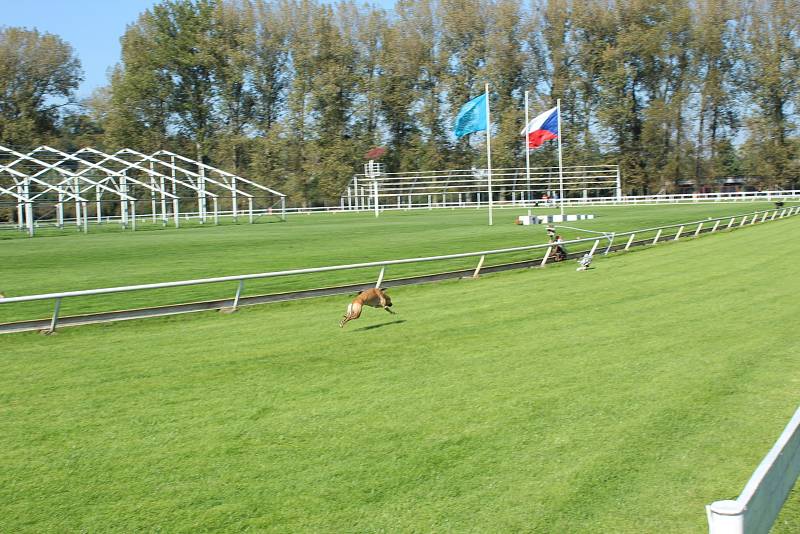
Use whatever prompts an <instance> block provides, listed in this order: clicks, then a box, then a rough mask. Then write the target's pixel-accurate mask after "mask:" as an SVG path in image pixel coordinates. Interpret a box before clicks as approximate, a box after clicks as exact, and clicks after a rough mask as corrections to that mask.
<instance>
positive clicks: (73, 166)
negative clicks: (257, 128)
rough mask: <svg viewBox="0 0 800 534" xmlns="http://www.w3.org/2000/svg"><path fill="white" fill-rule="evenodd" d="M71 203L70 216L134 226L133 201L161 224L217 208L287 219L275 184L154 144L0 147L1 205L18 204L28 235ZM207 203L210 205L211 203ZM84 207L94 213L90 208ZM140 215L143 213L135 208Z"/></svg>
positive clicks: (210, 215)
mask: <svg viewBox="0 0 800 534" xmlns="http://www.w3.org/2000/svg"><path fill="white" fill-rule="evenodd" d="M73 202H74V210H73V211H74V221H75V224H76V225H77V226H78V227H82V228H83V229H84V231H88V222H89V221H90V220H92V222H97V223H102V222H108V221H111V220H114V221H119V222H120V223H121V224H122V226H123V227H125V228H127V227H131V228H133V229H135V227H136V220H137V216H136V211H137V204H138V203H141V202H145V203H149V207H150V212H149V213H148V214H145V215H144V217H149V218H152V220H153V222H157V221H161V222H162V223H163V224H164V225H166V224H168V223H169V221H173V222H174V225H175V226H176V227H178V226H180V220H181V216H183V218H189V217H192V218H196V219H199V220H200V222H201V223H205V222H207V221H208V220H209V219H212V220H213V221H214V223H218V222H219V217H220V215H230V216H232V217H233V219H234V220H237V219H238V217H239V216H240V215H247V217H248V220H249V222H251V223H252V222H254V218H255V216H256V214H275V215H278V216H280V218H281V219H284V220H285V213H286V197H285V195H284V194H283V193H280V192H278V191H276V190H274V189H270V188H268V187H266V186H264V185H261V184H259V183H257V182H254V181H252V180H249V179H247V178H244V177H242V176H238V175H236V174H233V173H230V172H227V171H223V170H221V169H218V168H216V167H213V166H211V165H208V164H205V163H202V162H198V161H195V160H192V159H190V158H187V157H184V156H180V155H178V154H175V153H172V152H167V151H164V150H162V151H159V152H156V153H155V154H150V155H148V154H144V153H141V152H138V151H136V150H133V149H130V148H126V149H122V150H119V151H117V152H115V153H114V154H108V153H105V152H102V151H100V150H97V149H94V148H82V149H80V150H78V151H76V152H73V153H67V152H63V151H61V150H58V149H55V148H53V147H49V146H46V145H43V146H39V147H36V148H35V149H33V150H31V151H29V152H27V153H22V152H20V151H17V150H14V149H12V148H9V147H5V146H0V205H1V204H9V203H11V204H12V205H14V206H15V207H16V225H17V227H18V228H19V229H20V230H22V229H25V230H27V231H28V233H29V234H30V235H33V233H34V228H35V227H36V226H37V224H43V223H45V221H49V220H50V219H48V218H47V217H48V216H50V215H52V213H53V212H55V218H54V219H53V220H54V222H55V224H56V225H57V226H59V227H63V226H64V224H65V208H66V207H67V205H68V203H69V204H70V205H71V204H72V203H73ZM209 203H210V205H209ZM90 211H93V212H94V213H91V214H90ZM140 218H141V215H140Z"/></svg>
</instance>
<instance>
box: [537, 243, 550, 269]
mask: <svg viewBox="0 0 800 534" xmlns="http://www.w3.org/2000/svg"><path fill="white" fill-rule="evenodd" d="M552 251H553V247H547V252H545V253H544V258H542V263H540V264H539V266H540V267H544V265H545V263H547V258H549V257H550V253H551V252H552Z"/></svg>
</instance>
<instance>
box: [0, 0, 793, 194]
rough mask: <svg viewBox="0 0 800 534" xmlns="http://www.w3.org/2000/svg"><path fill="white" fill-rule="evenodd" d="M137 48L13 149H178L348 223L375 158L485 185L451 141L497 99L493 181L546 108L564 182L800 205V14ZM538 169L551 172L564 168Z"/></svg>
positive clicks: (316, 21) (463, 23)
mask: <svg viewBox="0 0 800 534" xmlns="http://www.w3.org/2000/svg"><path fill="white" fill-rule="evenodd" d="M14 32H16V41H17V46H23V44H24V43H22V42H23V41H25V38H22V37H25V36H27V37H26V38H27V39H28V41H31V40H32V41H35V40H36V39H39V40H41V39H45V38H48V39H53V38H54V36H50V35H46V34H45V35H42V34H38V33H37V32H35V31H34V32H32V31H27V30H21V29H14V28H6V29H4V30H2V31H0V59H2V56H3V55H9V54H11V55H13V53H14V50H13V49H14V46H15V45H14V44H13V42H12V41H13V39H10V38H9V35H10V34H12V33H14ZM31 34H33V35H31ZM20 36H22V37H20ZM55 39H56V40H58V38H57V37H55ZM21 43H22V44H21ZM121 43H122V57H121V58H120V62H119V64H118V65H117V66H116V68H115V69H114V70H113V72H112V73H111V75H110V83H109V85H108V86H107V87H104V88H102V89H100V90H98V91H96V92H95V93H94V94H93V95H92V97H91V98H88V99H86V100H85V101H84V102H82V107H80V108H72V110H71V111H67V112H64V111H63V110H62V111H59V110H57V109H56V110H55V111H54V106H52V105H49V104H52V102H53V101H54V94H50V95H49V96H48V95H44V96H42V95H39V96H38V101H37V102H33V103H30V102H29V103H24V102H23V103H22V104H21V105H20V106H17V108H19V109H16V108H15V109H12V108H13V106H10V105H7V103H6V102H3V103H0V140H2V141H3V142H6V143H11V144H16V145H24V144H27V143H31V144H33V143H35V142H38V141H41V140H43V139H44V140H49V141H51V142H54V143H60V144H61V145H62V146H64V147H65V148H69V147H73V146H79V145H86V144H93V145H99V146H101V147H105V148H107V149H114V148H118V147H124V146H129V147H134V148H136V149H138V150H142V151H145V150H156V149H159V148H169V149H172V150H177V151H180V152H182V153H184V154H186V155H190V156H196V157H198V158H202V159H203V160H205V161H207V162H210V163H212V164H214V165H218V166H220V167H222V168H225V169H229V170H235V171H236V172H238V173H241V174H242V175H244V176H248V177H251V178H254V179H257V180H259V181H262V182H264V183H266V184H269V185H270V186H273V187H275V188H277V189H279V190H282V191H284V192H286V193H288V194H289V195H290V199H291V202H292V203H293V204H295V205H303V204H321V203H335V202H336V200H337V199H338V197H339V194H340V193H341V192H342V190H343V188H344V186H345V184H346V183H347V181H348V180H349V179H350V177H351V176H352V174H353V173H354V172H356V171H357V170H359V169H360V166H361V165H362V164H363V162H364V160H363V157H364V154H365V152H367V151H368V150H369V149H370V148H372V147H376V146H385V147H386V148H387V149H388V150H387V153H386V155H385V156H384V162H385V163H386V164H387V167H388V168H389V170H392V171H412V170H413V171H417V170H434V169H445V168H469V167H471V166H478V167H480V166H483V165H485V163H486V162H485V155H484V154H485V151H484V149H483V148H484V145H483V143H484V142H485V141H484V139H483V138H482V137H481V136H480V135H475V136H470V137H471V138H462V139H455V138H454V136H453V134H452V124H453V119H454V117H455V115H456V113H457V112H458V109H459V107H460V106H461V105H462V104H463V103H464V102H466V101H467V100H468V99H470V98H471V97H474V96H476V95H478V94H480V93H481V92H482V91H483V87H484V83H485V82H488V83H489V85H490V89H491V109H492V119H493V124H494V131H493V135H492V153H493V162H492V163H493V166H494V167H518V166H521V165H523V162H524V152H523V150H524V148H523V142H522V137H521V136H520V135H519V132H520V130H521V128H522V126H523V121H524V116H523V109H524V106H523V95H524V91H525V90H529V91H530V93H531V108H532V114H536V113H538V112H541V111H543V110H544V109H547V108H549V107H551V106H553V105H554V103H555V100H556V99H557V98H560V99H561V103H562V133H563V135H562V139H563V150H564V158H565V165H569V164H592V163H619V164H620V165H621V166H622V174H623V179H624V189H625V192H626V193H638V194H643V193H656V192H670V191H674V190H675V188H676V184H678V182H679V181H680V180H685V179H690V180H694V181H695V182H696V183H697V184H698V186H702V185H712V184H714V183H715V180H717V179H719V178H720V177H724V176H732V175H742V174H748V175H752V176H757V177H758V179H757V180H758V181H757V185H758V186H759V187H763V188H774V187H784V188H786V187H797V186H798V175H799V174H800V159H799V158H800V141H798V138H797V137H796V136H795V133H796V129H795V126H796V124H795V122H794V120H795V119H797V118H798V111H800V0H740V1H738V2H734V1H730V0H662V1H653V0H533V1H532V2H528V1H523V0H398V1H397V2H396V4H395V5H394V7H393V8H392V9H388V10H387V9H384V8H381V7H378V6H375V5H367V4H358V3H356V2H352V1H342V2H338V3H336V4H323V3H320V2H318V1H317V0H169V1H165V2H162V3H160V4H157V5H155V6H154V7H152V8H151V9H149V10H148V11H146V12H144V13H142V15H141V16H140V17H139V18H138V20H136V21H134V22H133V23H132V24H130V25H129V26H128V28H127V30H126V32H125V34H124V35H123V36H122V37H121ZM62 44H63V45H64V46H66V50H67V52H69V46H68V45H66V44H65V43H62ZM35 48H36V47H35V46H33V45H32V44H30V43H29V45H28V49H31V50H33V49H35ZM9 49H10V50H9ZM48 49H49V50H53V49H54V47H53V45H52V43H51V45H50V46H49V47H48ZM17 53H18V55H20V54H22V55H24V53H25V52H24V50H23V51H22V52H19V50H18V51H17ZM62 55H63V57H60V58H52V57H51V58H49V59H50V60H51V61H52V62H53V63H54V64H55V63H58V62H59V60H61V61H62V67H63V68H62V70H64V69H66V70H69V68H68V67H67V66H65V65H71V69H72V71H73V73H74V74H75V77H76V78H75V80H72V82H70V81H69V79H65V76H66V75H65V74H64V73H63V72H62V73H60V77H59V76H57V77H56V78H57V80H56V81H58V82H60V86H59V87H60V90H61V92H60V93H58V92H56V93H55V97H57V96H62V97H66V98H69V97H70V96H71V95H72V91H73V90H74V88H75V87H76V86H77V80H79V78H80V67H79V65H78V66H76V65H75V63H76V62H77V59H76V58H74V56H72V55H70V54H69V53H66V54H62ZM1 65H3V63H2V61H0V84H5V86H3V87H0V90H3V91H4V94H3V98H4V100H5V99H9V98H10V99H12V100H13V99H15V98H16V99H19V98H22V100H24V99H25V96H24V95H23V96H22V97H20V96H19V95H17V94H15V93H14V92H13V91H14V87H16V86H17V85H20V83H15V82H13V80H12V82H9V81H8V78H9V77H13V75H14V74H16V75H17V76H18V77H21V78H24V77H25V73H24V72H21V73H20V72H18V71H19V70H20V69H18V71H14V72H11V73H10V74H9V72H4V70H2V69H3V67H2V66H1ZM12 70H13V69H12ZM23 70H24V69H23ZM6 71H8V69H7V68H6ZM38 75H39V76H41V74H38ZM67 78H68V76H67ZM70 83H72V85H71V86H70ZM32 85H36V84H32ZM40 85H42V84H40ZM44 85H47V84H44ZM44 91H45V93H46V91H47V89H44ZM56 100H57V99H56ZM25 106H27V108H30V109H22V108H25ZM37 106H38V107H37ZM20 109H21V110H22V111H20ZM67 109H70V108H67ZM14 113H16V115H14ZM37 113H38V114H40V116H39V115H37ZM22 119H26V120H27V119H30V120H29V121H28V122H26V121H25V120H22ZM551 144H552V143H551ZM532 161H533V164H534V165H551V164H553V163H554V162H555V159H554V152H553V148H552V147H546V148H543V149H540V150H538V151H536V152H534V153H533V158H532Z"/></svg>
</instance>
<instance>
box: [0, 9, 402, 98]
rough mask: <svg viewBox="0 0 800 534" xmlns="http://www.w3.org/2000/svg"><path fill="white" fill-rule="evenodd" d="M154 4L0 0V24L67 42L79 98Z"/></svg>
mask: <svg viewBox="0 0 800 534" xmlns="http://www.w3.org/2000/svg"><path fill="white" fill-rule="evenodd" d="M322 1H323V2H327V1H328V0H322ZM330 1H332V0H330ZM373 2H374V3H376V4H378V5H381V6H383V7H387V8H388V7H389V6H392V5H394V0H373ZM157 3H159V1H158V0H0V26H22V27H25V28H36V29H38V30H39V31H44V32H49V33H53V34H56V35H58V36H59V37H61V38H62V39H64V40H65V41H67V42H68V43H69V44H71V45H72V47H73V48H74V49H75V53H76V54H77V55H78V57H79V58H80V60H81V65H82V66H83V73H84V82H83V83H82V84H81V86H80V89H79V90H78V97H80V98H83V97H87V96H89V95H90V94H92V91H93V90H94V89H96V88H97V87H100V86H103V85H106V84H107V83H108V77H107V72H108V70H109V68H111V67H113V66H114V65H115V64H116V63H117V62H119V56H120V46H119V38H120V37H122V34H123V33H125V26H127V25H128V24H131V23H133V22H135V21H136V19H137V18H138V16H139V14H140V13H142V12H143V11H145V10H147V9H148V8H149V7H151V6H153V5H155V4H157Z"/></svg>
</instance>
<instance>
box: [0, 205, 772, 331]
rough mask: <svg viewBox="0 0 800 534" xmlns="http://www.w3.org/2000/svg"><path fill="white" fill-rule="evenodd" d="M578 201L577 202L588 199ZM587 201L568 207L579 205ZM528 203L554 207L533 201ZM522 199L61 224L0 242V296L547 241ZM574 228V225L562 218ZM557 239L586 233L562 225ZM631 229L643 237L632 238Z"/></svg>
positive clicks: (142, 302) (37, 311)
mask: <svg viewBox="0 0 800 534" xmlns="http://www.w3.org/2000/svg"><path fill="white" fill-rule="evenodd" d="M770 207H773V204H772V203H763V202H762V203H749V202H748V203H733V204H731V203H728V204H713V205H708V204H698V205H669V206H635V207H630V206H628V207H593V208H591V212H592V213H595V214H596V215H597V219H595V220H593V221H585V222H584V221H582V222H581V224H580V225H577V226H580V227H582V228H586V229H590V230H595V231H617V232H619V231H624V230H632V229H637V228H646V227H653V226H660V225H665V224H671V223H679V222H686V221H691V220H698V219H705V218H707V217H717V216H723V215H730V214H737V213H746V212H750V211H753V210H757V209H767V208H770ZM587 209H588V208H587ZM587 209H579V210H576V211H579V212H585V211H587ZM535 211H536V213H537V214H538V213H546V212H554V210H542V209H537V210H535ZM525 212H526V210H525V209H524V208H516V209H503V210H497V213H496V216H495V221H496V222H495V225H494V226H492V227H488V226H487V214H486V211H485V210H475V209H458V210H433V211H430V212H428V211H422V212H420V211H414V212H394V211H393V212H386V213H383V214H382V215H381V217H380V218H379V219H375V218H374V216H373V215H372V214H369V213H357V214H349V213H334V214H316V215H308V216H293V217H290V218H289V222H288V223H285V224H284V223H274V224H256V225H248V224H241V225H238V226H233V225H228V226H219V227H213V226H208V227H204V228H183V229H179V230H175V229H166V230H162V231H157V232H155V231H154V232H135V233H134V232H127V233H124V234H109V233H96V234H95V233H92V234H89V235H80V234H68V235H62V236H57V237H41V238H38V237H37V238H34V239H12V240H5V241H0V254H2V261H0V292H3V293H5V294H6V295H7V296H20V295H33V294H41V293H50V292H60V291H72V290H80V289H93V288H101V287H117V286H125V285H134V284H146V283H156V282H168V281H174V280H190V279H196V278H209V277H217V276H226V275H237V274H248V273H259V272H269V271H280V270H286V269H298V268H308V267H320V266H327V265H337V264H349V263H360V262H368V261H379V260H387V259H401V258H411V257H420V256H436V255H444V254H452V253H461V252H474V251H479V250H487V249H496V248H504V247H513V246H522V245H532V244H541V243H544V242H546V240H547V238H546V235H545V230H544V228H543V227H541V226H536V227H521V226H515V225H514V224H513V221H514V219H515V218H516V216H517V215H519V214H522V213H525ZM570 226H576V225H572V224H571V225H570ZM561 233H562V234H563V235H564V237H565V238H567V239H569V238H573V237H577V236H580V235H582V236H583V237H587V235H588V234H586V233H583V234H581V232H579V231H575V230H570V229H563V231H562V232H561ZM639 237H640V238H642V237H646V236H639ZM543 253H544V252H543V251H537V252H533V253H531V252H525V253H520V254H515V255H504V256H502V257H501V256H496V257H489V258H487V262H486V265H487V266H488V265H491V264H494V263H505V262H509V261H518V260H523V259H531V258H532V257H540V256H541V255H542V254H543ZM476 263H477V259H476V258H468V259H464V260H451V261H447V262H436V263H424V264H410V265H402V266H393V267H391V268H389V269H388V271H387V277H388V278H399V277H403V276H411V275H415V274H424V273H431V272H441V271H445V270H450V269H466V268H474V267H475V265H476ZM377 276H378V269H366V270H355V271H339V272H328V273H321V274H312V275H303V276H293V277H283V278H276V279H270V280H255V281H248V282H247V283H246V284H245V295H254V294H264V293H275V292H284V291H292V290H299V289H310V288H315V287H327V286H331V285H338V284H345V283H359V282H368V281H371V280H375V279H377ZM236 287H237V283H236V282H231V283H224V284H211V285H204V286H190V287H183V288H172V289H164V290H149V291H138V292H133V293H123V294H113V295H101V296H93V297H82V298H69V299H65V300H64V301H63V302H62V307H61V314H62V315H73V314H81V313H89V312H98V311H108V310H113V309H129V308H138V307H148V306H157V305H165V304H174V303H180V302H189V301H193V300H207V299H222V298H233V295H234V293H235V291H236ZM52 310H53V302H33V303H21V304H14V305H0V321H3V322H5V321H15V320H17V321H18V320H24V319H35V318H41V317H47V316H48V315H49V314H51V313H52Z"/></svg>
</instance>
